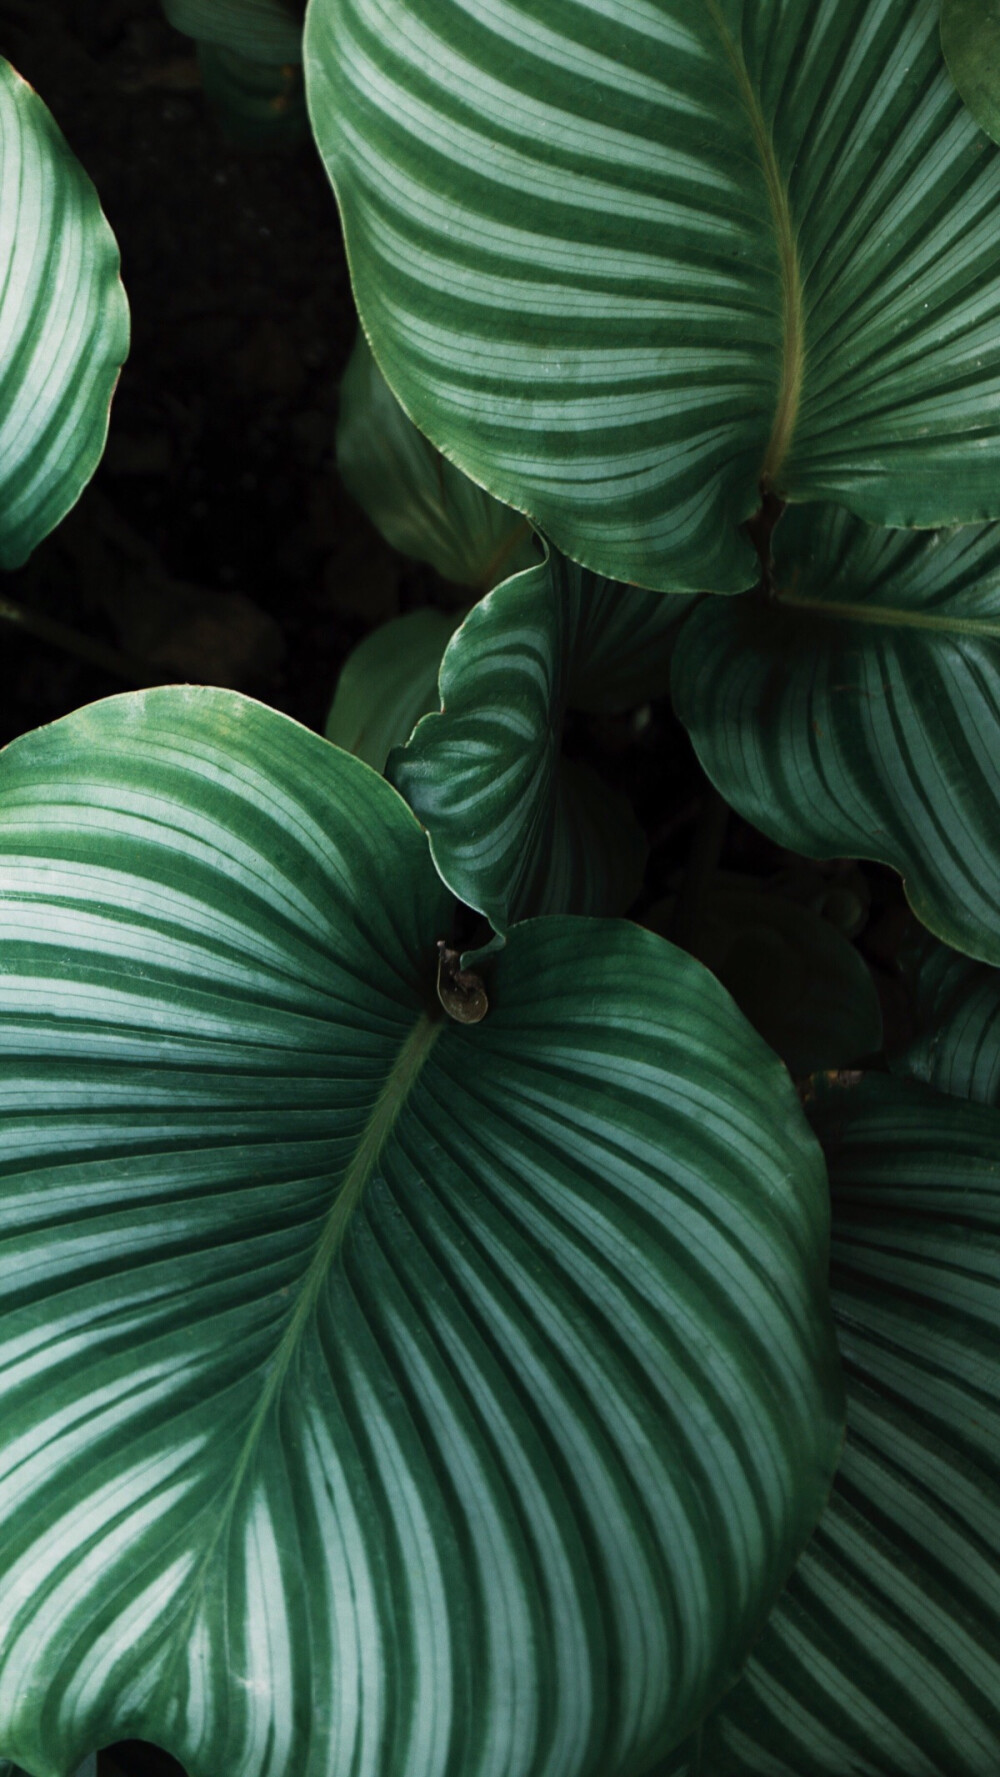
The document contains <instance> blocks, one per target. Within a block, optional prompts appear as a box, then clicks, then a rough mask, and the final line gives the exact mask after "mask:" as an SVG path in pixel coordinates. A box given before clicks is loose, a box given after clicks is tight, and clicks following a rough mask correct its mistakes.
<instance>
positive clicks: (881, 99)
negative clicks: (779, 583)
mask: <svg viewBox="0 0 1000 1777" xmlns="http://www.w3.org/2000/svg"><path fill="white" fill-rule="evenodd" d="M306 81H307V89H308V98H309V105H310V111H311V115H312V120H313V128H314V131H315V134H316V137H317V140H318V143H319V146H320V149H321V151H322V153H323V156H324V158H325V160H326V164H327V167H328V170H329V173H330V177H331V179H332V181H333V184H334V187H335V190H336V193H337V197H338V200H339V203H340V208H341V212H342V216H343V221H344V229H345V235H346V240H347V248H348V254H349V257H350V262H351V271H352V276H353V280H354V289H355V295H356V297H357V301H358V307H359V309H360V311H361V315H362V318H363V320H364V325H365V328H366V331H367V333H368V335H369V337H370V338H371V340H372V342H373V345H374V348H375V353H376V356H377V357H378V360H379V363H380V365H381V366H382V369H383V371H384V373H385V375H386V377H387V378H388V381H389V383H390V386H391V387H392V388H393V390H394V391H395V393H396V394H397V396H398V397H399V398H400V400H401V401H402V403H403V405H404V407H405V408H406V410H407V412H408V413H409V414H410V415H411V417H412V418H413V419H414V420H415V422H416V424H417V425H418V426H419V427H420V429H421V431H423V432H426V433H427V434H428V436H429V437H430V438H431V439H433V441H434V443H435V444H437V445H438V446H439V447H440V448H441V449H442V450H444V451H445V452H446V453H447V455H448V456H449V457H451V458H452V459H453V460H454V461H455V462H456V463H458V464H459V465H460V466H461V467H462V468H464V469H465V470H466V471H467V472H468V473H469V474H470V475H472V476H473V477H474V478H475V479H476V480H477V481H480V482H482V483H483V485H484V486H486V487H488V488H489V489H490V491H491V492H492V493H494V494H495V495H496V496H497V497H498V498H499V499H501V500H504V501H506V502H507V503H509V504H510V505H513V506H516V507H518V508H519V510H521V511H523V512H525V513H528V514H530V516H531V517H532V518H533V519H534V520H535V521H537V523H538V526H539V528H540V530H541V531H542V532H543V533H544V535H545V536H547V537H550V538H551V539H552V541H553V542H554V543H556V544H557V545H558V547H559V548H560V549H562V550H564V551H565V553H566V554H568V555H570V556H572V557H573V558H574V559H576V560H579V561H582V562H585V563H586V564H587V566H589V567H591V568H593V569H595V570H598V571H600V572H601V573H603V574H607V575H612V576H614V577H615V578H617V579H619V580H624V581H630V582H636V583H638V584H640V585H643V586H652V587H658V588H660V589H662V590H664V591H685V590H690V591H696V590H700V589H702V588H705V587H708V588H711V589H715V590H718V591H736V590H738V589H740V588H742V587H746V586H748V585H750V584H751V583H752V580H753V578H754V561H753V556H752V553H751V550H750V547H749V544H748V543H747V540H746V538H745V537H744V536H743V535H742V532H741V529H740V527H741V524H742V522H743V521H744V520H745V519H746V518H748V517H749V516H750V515H751V514H752V513H753V512H754V511H755V510H756V508H757V506H758V505H759V503H760V489H761V486H762V485H763V486H764V487H765V488H768V489H770V490H772V491H773V492H776V493H778V494H780V495H783V496H784V497H785V498H786V499H790V500H796V501H801V500H818V499H825V500H835V501H837V502H841V503H843V504H845V505H846V506H848V507H849V508H850V509H851V510H852V511H854V512H856V513H858V514H860V515H861V516H862V517H864V518H866V519H868V520H870V521H873V522H875V523H878V524H893V525H930V524H946V523H954V522H958V521H962V522H967V521H972V520H980V519H987V518H997V517H1000V400H998V399H997V394H998V389H1000V236H998V230H997V225H996V217H997V207H998V204H1000V153H998V152H997V151H996V150H995V149H994V148H993V147H992V145H991V144H990V143H988V142H987V141H986V140H985V139H984V138H983V136H982V134H981V133H980V131H979V130H978V129H977V127H976V125H975V123H974V121H973V119H972V118H971V116H970V115H969V114H968V113H967V112H966V111H965V110H964V107H963V105H962V102H961V99H960V98H959V96H958V93H957V92H956V91H955V88H954V85H953V83H952V81H951V79H950V77H949V75H948V72H947V70H946V68H945V65H944V60H943V57H942V54H941V47H940V43H939V39H938V4H937V0H700V3H698V4H695V3H693V0H476V3H475V4H471V3H470V0H312V4H311V6H310V9H309V15H308V20H307V25H306Z"/></svg>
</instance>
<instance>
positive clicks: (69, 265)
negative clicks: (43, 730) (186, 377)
mask: <svg viewBox="0 0 1000 1777" xmlns="http://www.w3.org/2000/svg"><path fill="white" fill-rule="evenodd" d="M128 331H129V329H128V305H127V303H126V301H125V292H124V290H123V289H122V285H121V279H120V277H119V260H118V248H117V246H116V244H115V239H114V236H113V235H112V233H111V230H110V228H109V227H108V225H107V222H106V221H105V219H104V216H103V215H102V213H101V207H100V204H99V203H98V200H97V193H96V192H95V190H94V188H93V186H92V185H91V183H90V180H89V179H88V178H87V176H86V174H85V173H84V171H83V168H82V167H81V166H80V164H79V162H78V161H77V160H76V159H75V158H74V156H73V155H72V153H71V152H70V150H69V148H68V147H67V145H66V142H65V141H64V139H63V137H62V135H61V134H60V132H59V130H58V128H57V127H56V124H55V122H54V121H53V119H52V116H51V115H50V113H49V112H48V111H47V110H46V108H45V106H44V105H43V104H42V101H41V99H40V98H39V97H38V95H37V93H35V92H33V91H32V89H31V87H30V86H28V84H27V82H26V81H24V80H22V79H21V77H20V75H18V74H15V72H14V70H13V68H11V66H10V64H9V63H8V62H5V61H3V60H2V59H0V568H16V567H20V565H21V563H22V562H24V561H25V560H26V559H27V557H28V556H29V555H30V553H31V551H32V550H33V549H34V547H35V545H36V544H37V543H40V542H41V540H42V538H43V537H44V536H47V534H48V532H49V531H51V530H52V529H53V527H54V526H55V525H57V524H58V523H59V520H60V519H61V518H63V517H64V516H65V514H66V513H67V512H68V511H69V509H70V507H71V506H72V505H73V504H74V502H75V501H76V500H77V499H78V498H79V496H80V493H81V492H82V490H83V488H84V487H85V486H86V484H87V482H88V481H89V480H90V477H91V476H92V475H93V473H94V470H95V469H96V467H97V464H98V462H99V461H100V457H101V452H102V451H103V449H104V441H105V439H106V437H107V432H108V409H109V407H110V404H111V396H112V393H113V391H114V387H115V383H116V382H117V380H118V372H119V370H120V369H121V365H122V361H123V359H124V357H125V354H126V352H127V350H128Z"/></svg>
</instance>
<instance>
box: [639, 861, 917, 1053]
mask: <svg viewBox="0 0 1000 1777" xmlns="http://www.w3.org/2000/svg"><path fill="white" fill-rule="evenodd" d="M674 906H675V900H674V897H673V896H671V897H670V898H669V899H668V900H666V901H663V902H660V903H658V904H657V905H656V906H655V907H652V908H651V909H650V911H649V913H648V914H647V915H646V916H645V919H644V924H646V925H648V926H650V927H651V928H652V930H653V931H659V932H663V933H665V934H667V933H668V932H669V929H670V928H669V922H670V915H671V914H672V912H673V909H674ZM690 948H691V951H692V954H693V955H694V956H696V957H697V958H698V960H699V961H700V962H703V963H704V964H705V965H706V967H707V968H709V969H711V971H712V973H713V975H715V976H716V977H717V978H718V980H719V981H721V982H722V985H723V987H725V988H726V989H727V991H728V992H729V993H731V994H732V996H733V998H734V1000H735V1001H736V1004H737V1005H738V1006H739V1008H740V1011H741V1012H743V1013H744V1014H745V1016H746V1017H747V1018H749V1020H750V1023H751V1024H752V1025H753V1027H754V1029H755V1030H757V1031H759V1032H760V1035H761V1036H762V1037H763V1038H764V1041H765V1042H766V1043H768V1044H769V1045H770V1047H771V1048H772V1049H774V1050H775V1052H776V1053H777V1054H778V1055H780V1056H781V1059H782V1061H783V1062H784V1063H785V1066H786V1067H787V1068H789V1069H790V1071H791V1072H792V1073H793V1074H795V1075H804V1074H811V1073H814V1072H815V1071H816V1070H817V1069H818V1068H843V1067H850V1066H851V1064H852V1063H854V1062H857V1061H860V1060H862V1059H863V1058H864V1057H865V1056H867V1055H871V1054H872V1053H874V1051H875V1050H877V1049H880V1048H881V1046H882V1014H881V1011H880V1008H879V1001H878V994H877V993H876V991H875V984H874V982H873V980H872V977H871V974H870V972H869V970H868V968H867V966H866V964H865V962H864V960H863V958H862V957H861V956H860V955H859V954H858V952H857V951H856V950H855V948H854V946H853V944H850V943H849V942H848V940H847V939H846V938H845V937H844V936H843V935H842V934H841V933H840V932H838V931H837V929H836V927H835V926H832V925H831V924H830V922H829V920H828V919H823V918H821V917H820V915H819V914H818V913H813V912H812V911H811V910H810V909H809V908H808V907H799V906H796V904H795V902H794V901H788V900H786V899H785V898H784V897H783V896H782V895H780V894H776V893H767V892H765V891H764V889H763V887H762V885H761V884H760V883H759V882H758V881H756V879H755V878H753V877H744V876H739V875H736V874H735V873H732V872H726V871H720V872H718V873H717V874H716V876H715V878H714V879H713V882H712V885H711V887H710V888H709V889H708V891H707V892H706V894H705V895H704V897H703V900H702V905H701V907H700V908H699V911H698V918H697V926H696V931H695V941H694V943H693V944H692V945H691V946H690Z"/></svg>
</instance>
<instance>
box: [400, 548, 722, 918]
mask: <svg viewBox="0 0 1000 1777" xmlns="http://www.w3.org/2000/svg"><path fill="white" fill-rule="evenodd" d="M688 607H689V601H688V600H687V599H682V598H677V599H668V598H664V597H662V596H661V595H660V594H657V593H643V592H639V591H637V590H636V589H635V588H634V587H624V586H618V585H616V584H614V583H613V582H610V581H606V580H600V579H598V578H596V577H595V576H594V575H592V574H588V573H586V572H585V571H582V570H581V569H579V568H577V567H575V566H574V565H573V564H571V563H568V562H566V561H564V560H563V559H562V557H560V556H558V555H556V554H555V553H554V552H551V553H549V555H548V556H547V559H546V560H545V561H544V562H542V563H540V564H539V565H538V566H537V567H535V568H532V569H529V570H528V571H527V572H526V573H523V574H518V575H516V576H514V577H513V578H512V579H510V580H507V581H505V582H504V584H503V585H502V586H498V587H497V588H496V590H495V591H494V592H491V593H490V594H489V596H488V597H487V598H485V599H482V600H481V601H480V603H479V604H478V605H476V606H474V607H473V609H472V610H471V611H470V612H469V615H468V616H467V617H466V619H465V621H464V623H463V624H462V625H461V626H460V628H459V629H458V630H456V632H455V634H454V636H453V637H452V639H451V641H450V642H449V644H448V647H447V649H446V650H445V655H444V659H443V661H442V663H441V675H440V700H441V706H442V707H441V710H440V713H439V714H436V715H429V716H425V717H424V719H423V721H422V722H421V723H420V724H419V726H418V727H417V729H416V731H415V733H414V734H413V737H412V739H411V740H410V741H409V743H408V745H407V746H406V748H405V749H404V750H403V751H401V752H398V753H394V754H393V755H392V756H391V757H390V759H389V762H388V766H387V771H388V775H389V777H390V778H391V780H392V782H393V783H394V784H395V785H396V787H397V789H399V790H400V791H401V792H402V794H403V795H404V796H405V797H406V799H407V801H408V802H409V803H410V806H411V807H412V808H413V810H414V811H415V813H416V814H417V816H418V818H419V820H420V821H421V822H422V824H423V826H424V827H426V829H427V834H428V838H429V839H430V844H431V851H432V853H433V856H434V862H435V863H436V865H437V867H438V869H439V871H440V872H441V875H442V877H443V879H444V881H445V882H446V883H447V884H448V886H449V888H451V889H452V890H453V891H454V893H455V894H456V895H457V896H458V897H459V899H460V900H462V901H465V902H466V904H467V905H468V906H470V907H475V908H477V909H478V911H479V912H480V913H483V914H485V915H486V918H487V919H488V920H489V921H490V923H491V925H492V926H493V928H494V930H495V931H497V932H499V933H501V934H502V933H504V932H506V930H507V928H508V926H509V925H510V924H511V922H512V921H514V920H516V919H521V918H524V917H525V915H528V914H535V913H558V912H574V913H608V912H615V913H620V912H623V911H624V909H625V908H626V907H628V906H629V904H630V903H631V901H632V900H633V899H634V898H635V895H636V894H637V892H638V889H639V887H640V884H641V882H642V873H643V869H644V866H645V861H646V841H645V836H644V835H643V833H642V831H641V829H640V828H639V826H638V823H637V822H636V819H635V816H634V815H633V814H632V811H631V809H630V808H629V806H628V804H627V803H626V802H625V800H624V798H622V797H621V796H619V795H618V794H617V793H613V792H612V791H611V790H609V789H608V788H607V787H606V786H605V785H604V784H603V783H602V781H601V780H600V779H599V778H598V777H597V775H596V773H595V772H593V771H591V770H590V769H589V768H586V767H584V766H582V765H576V766H574V765H571V764H570V763H569V762H567V761H566V760H564V759H563V756H562V731H563V721H564V717H565V712H566V710H567V708H575V707H580V706H581V705H582V706H583V707H589V708H598V709H614V708H621V707H623V705H624V707H628V705H629V703H630V702H631V703H635V702H638V701H640V700H641V699H642V698H644V697H648V696H650V695H652V694H653V693H654V692H655V691H657V690H659V691H662V690H663V689H664V687H665V685H666V683H667V679H668V675H669V661H670V655H671V651H672V648H673V644H674V633H675V626H676V623H677V620H678V617H680V616H682V615H683V614H684V612H685V611H687V609H688Z"/></svg>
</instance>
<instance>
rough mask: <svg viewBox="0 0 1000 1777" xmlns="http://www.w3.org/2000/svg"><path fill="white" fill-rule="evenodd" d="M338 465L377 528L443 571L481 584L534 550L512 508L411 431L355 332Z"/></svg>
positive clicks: (527, 561)
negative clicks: (494, 496) (355, 340)
mask: <svg viewBox="0 0 1000 1777" xmlns="http://www.w3.org/2000/svg"><path fill="white" fill-rule="evenodd" d="M337 467H338V469H339V470H340V473H341V475H342V477H343V479H344V482H345V483H346V485H347V487H348V488H349V489H350V491H351V493H352V494H353V495H354V498H355V499H356V500H357V502H358V504H359V505H360V506H363V507H364V509H365V511H366V512H367V514H368V516H369V518H370V519H371V521H372V523H373V524H374V525H376V526H377V527H378V529H379V530H380V531H381V533H382V535H383V537H385V538H386V540H387V541H388V542H389V543H391V544H392V545H393V548H395V549H398V550H400V552H401V553H402V554H403V555H412V556H415V557H416V559H417V560H418V561H425V562H429V563H430V564H431V566H432V567H434V568H436V569H437V571H438V573H439V574H441V575H442V577H443V578H444V579H445V580H451V581H454V582H455V584H456V585H458V586H467V587H472V588H474V589H475V590H476V592H489V591H490V589H491V588H492V587H494V586H496V585H497V584H498V583H499V582H500V581H501V580H505V579H507V577H508V576H509V575H510V574H516V573H518V572H519V571H520V570H521V569H522V568H528V567H531V566H532V564H533V563H534V562H536V561H537V560H538V555H539V549H538V545H537V544H536V542H535V539H534V535H533V533H532V530H531V526H530V525H529V524H527V523H526V522H525V520H524V518H522V516H521V514H520V513H519V512H512V511H511V508H510V507H509V506H502V505H501V504H500V501H499V500H494V499H493V497H492V495H490V494H488V493H486V492H485V490H484V489H483V488H481V487H477V486H476V483H475V482H474V481H470V480H469V477H468V476H467V475H463V474H462V471H461V469H456V468H455V465H454V463H449V462H448V460H447V458H446V457H443V456H442V455H441V453H440V451H438V450H435V449H434V446H433V445H432V444H431V443H429V441H428V440H427V439H426V438H425V437H424V435H423V433H422V432H418V431H417V428H416V426H415V425H414V424H413V421H412V420H410V419H408V418H407V416H406V414H405V413H404V412H403V409H402V408H401V407H400V405H399V402H398V401H397V400H396V397H395V396H394V395H393V393H392V391H391V389H390V388H389V387H388V385H387V383H386V380H385V378H384V376H383V375H382V372H381V371H380V370H379V367H378V365H377V364H376V362H375V359H374V358H373V356H372V352H371V348H370V346H369V345H368V342H367V340H366V339H365V336H364V334H363V333H362V332H360V330H359V332H358V337H357V342H356V344H355V347H354V351H353V352H352V354H351V357H350V360H349V362H348V365H347V369H346V370H345V372H344V378H343V381H342V383H341V385H340V413H339V417H338V421H337Z"/></svg>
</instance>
